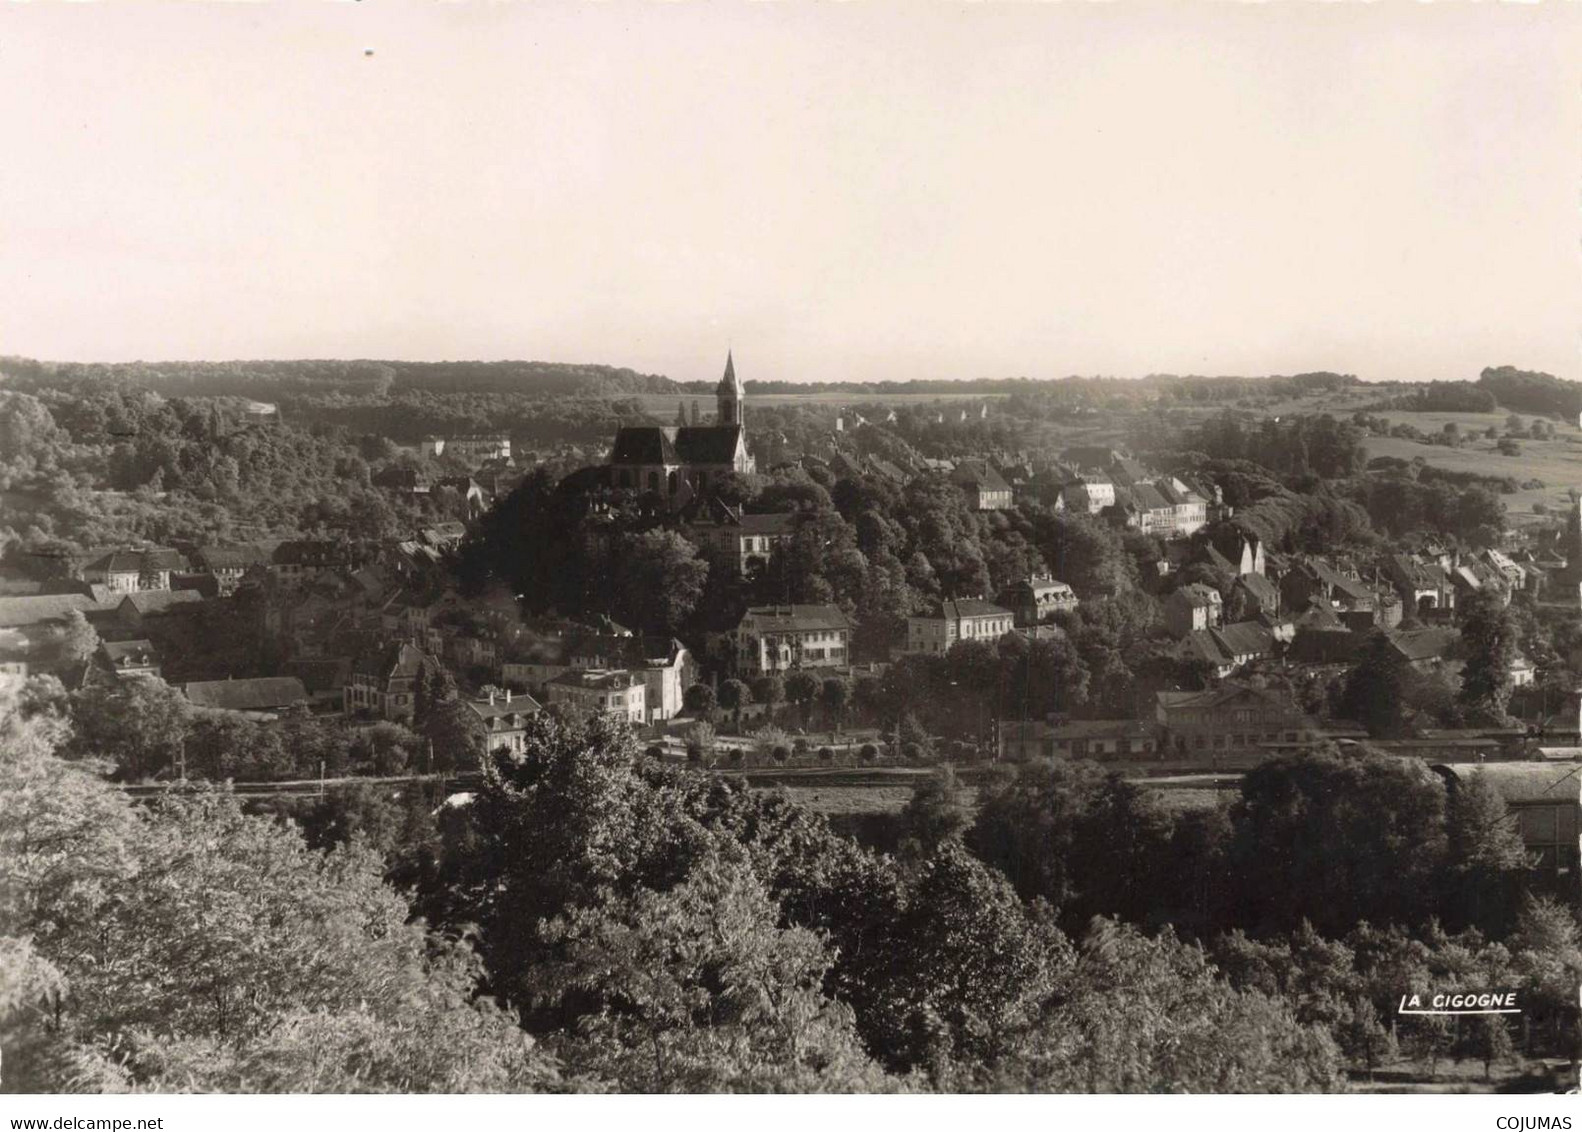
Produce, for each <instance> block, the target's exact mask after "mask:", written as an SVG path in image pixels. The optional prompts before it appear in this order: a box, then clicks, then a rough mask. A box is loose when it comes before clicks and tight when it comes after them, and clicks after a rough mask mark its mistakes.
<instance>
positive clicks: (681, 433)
mask: <svg viewBox="0 0 1582 1132" xmlns="http://www.w3.org/2000/svg"><path fill="white" fill-rule="evenodd" d="M741 435H742V428H741V425H688V426H687V427H686V428H675V427H672V428H661V427H659V426H657V425H629V426H627V427H625V428H623V429H621V430H620V431H619V432H617V433H616V434H615V448H614V450H613V451H612V452H611V453H610V463H612V464H730V463H733V462H734V461H735V460H736V449H737V446H738V445H739V444H740V442H741Z"/></svg>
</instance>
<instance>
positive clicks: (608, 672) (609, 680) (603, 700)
mask: <svg viewBox="0 0 1582 1132" xmlns="http://www.w3.org/2000/svg"><path fill="white" fill-rule="evenodd" d="M545 690H546V692H547V693H548V697H549V702H550V703H551V704H565V705H568V706H570V707H574V708H578V709H580V710H582V711H587V712H592V713H594V714H598V713H601V712H602V713H604V714H607V715H613V716H615V717H616V718H618V719H624V720H626V722H628V723H634V724H641V723H642V722H643V721H644V719H645V718H646V716H647V714H648V708H647V685H646V683H645V682H644V681H643V678H642V677H641V676H639V675H637V674H636V673H634V672H628V671H626V670H625V669H609V668H594V669H585V670H582V671H577V672H563V673H561V674H560V675H559V676H557V677H555V678H554V679H553V680H551V681H550V682H549V683H548V684H547V685H546V686H545Z"/></svg>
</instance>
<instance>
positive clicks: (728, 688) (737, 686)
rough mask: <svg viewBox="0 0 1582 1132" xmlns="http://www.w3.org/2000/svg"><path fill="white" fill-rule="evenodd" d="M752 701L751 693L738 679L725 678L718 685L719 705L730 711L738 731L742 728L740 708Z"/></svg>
mask: <svg viewBox="0 0 1582 1132" xmlns="http://www.w3.org/2000/svg"><path fill="white" fill-rule="evenodd" d="M752 702H753V693H752V689H750V688H749V687H748V686H747V685H746V684H745V683H743V682H742V681H740V680H726V681H725V682H724V683H722V684H721V685H720V706H721V707H722V708H724V709H725V710H726V711H728V712H730V713H731V715H732V717H733V720H734V723H735V726H736V730H737V732H738V733H740V731H741V729H742V709H743V708H745V707H746V706H747V705H748V704H750V703H752Z"/></svg>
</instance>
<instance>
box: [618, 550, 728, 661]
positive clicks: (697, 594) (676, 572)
mask: <svg viewBox="0 0 1582 1132" xmlns="http://www.w3.org/2000/svg"><path fill="white" fill-rule="evenodd" d="M612 565H613V569H614V574H615V577H614V587H615V588H614V591H613V592H614V597H615V600H616V607H617V611H618V613H619V614H620V615H621V616H622V617H624V618H626V619H629V620H630V621H632V622H633V623H634V624H635V625H636V626H638V627H640V628H641V629H642V630H644V631H645V632H648V633H653V634H658V635H665V636H670V635H673V634H675V633H676V632H677V631H678V630H679V629H680V627H681V624H682V622H684V621H685V620H686V619H687V618H688V617H689V616H691V614H692V611H693V610H694V609H695V608H697V604H698V599H699V598H701V597H702V596H703V588H704V585H705V583H706V582H707V580H708V574H709V564H708V563H707V562H706V561H704V560H703V559H701V558H699V557H698V552H697V549H696V548H695V547H694V546H693V545H692V544H691V543H690V542H688V541H687V540H686V539H684V538H682V537H681V536H680V535H679V534H677V533H676V532H675V531H647V532H645V533H643V534H640V535H629V536H626V537H625V538H624V539H623V540H622V542H621V545H620V549H619V551H618V552H617V554H616V556H615V559H614V562H613V564H612Z"/></svg>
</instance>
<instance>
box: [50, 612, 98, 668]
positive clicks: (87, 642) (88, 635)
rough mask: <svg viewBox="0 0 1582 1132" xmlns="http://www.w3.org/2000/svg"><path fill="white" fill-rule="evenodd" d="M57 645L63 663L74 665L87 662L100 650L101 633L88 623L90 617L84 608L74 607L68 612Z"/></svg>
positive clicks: (57, 653) (69, 665)
mask: <svg viewBox="0 0 1582 1132" xmlns="http://www.w3.org/2000/svg"><path fill="white" fill-rule="evenodd" d="M55 647H56V650H57V651H56V655H57V656H58V657H59V658H60V663H61V664H62V665H64V666H67V667H72V666H75V665H79V664H85V663H87V662H88V661H89V660H92V659H93V654H94V653H96V652H98V651H99V634H98V632H97V631H96V630H95V629H94V627H93V626H92V625H90V624H88V618H87V617H86V616H84V615H83V612H82V610H80V609H73V610H71V611H70V612H68V613H67V614H66V621H65V624H64V625H62V626H61V630H60V635H59V636H58V637H57V638H56V642H55Z"/></svg>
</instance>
